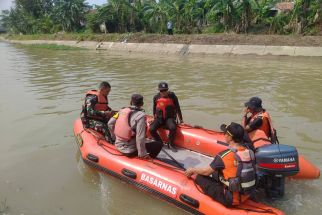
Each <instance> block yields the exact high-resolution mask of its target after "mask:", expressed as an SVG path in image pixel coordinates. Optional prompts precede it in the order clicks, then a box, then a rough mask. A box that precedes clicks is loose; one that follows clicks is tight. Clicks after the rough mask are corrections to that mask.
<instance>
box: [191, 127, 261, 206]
mask: <svg viewBox="0 0 322 215" xmlns="http://www.w3.org/2000/svg"><path fill="white" fill-rule="evenodd" d="M221 130H223V131H224V132H225V139H226V142H227V143H228V144H229V148H228V149H227V150H224V151H223V152H221V153H219V154H218V155H216V157H215V158H214V160H213V161H212V162H211V163H210V165H209V166H208V167H205V168H188V169H187V170H186V171H185V175H186V176H187V177H191V176H192V175H193V174H197V177H196V178H195V182H196V184H198V185H199V186H200V187H201V189H202V190H203V192H204V193H205V194H206V195H208V196H210V197H211V198H213V199H214V200H216V201H218V202H220V203H221V204H223V205H225V206H226V207H230V206H234V205H239V204H240V203H242V202H244V201H245V200H247V199H248V198H249V196H250V194H251V193H252V192H253V191H254V189H255V186H256V169H255V155H254V152H253V151H252V150H249V149H247V148H246V147H245V144H244V143H243V138H244V128H243V127H242V126H241V125H240V124H237V123H234V122H232V123H231V124H230V125H228V126H226V125H222V126H221ZM210 175H212V177H210Z"/></svg>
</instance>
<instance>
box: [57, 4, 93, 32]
mask: <svg viewBox="0 0 322 215" xmlns="http://www.w3.org/2000/svg"><path fill="white" fill-rule="evenodd" d="M53 5H54V9H53V15H52V17H53V18H54V21H55V22H56V23H59V24H60V26H61V27H62V30H63V31H77V30H79V29H80V28H81V23H82V22H84V21H85V14H86V12H87V11H88V10H89V6H88V5H87V3H85V0H53Z"/></svg>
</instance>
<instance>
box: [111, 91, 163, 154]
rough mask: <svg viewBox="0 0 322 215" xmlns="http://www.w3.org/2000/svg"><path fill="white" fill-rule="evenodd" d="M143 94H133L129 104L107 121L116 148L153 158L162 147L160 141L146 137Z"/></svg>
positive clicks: (122, 151) (124, 152)
mask: <svg viewBox="0 0 322 215" xmlns="http://www.w3.org/2000/svg"><path fill="white" fill-rule="evenodd" d="M142 106H143V96H142V95H140V94H133V95H132V97H131V106H130V107H126V108H123V109H121V110H120V111H119V112H118V113H117V114H115V115H114V116H113V117H112V118H111V119H110V121H109V122H108V127H109V129H110V132H111V135H112V137H113V138H115V146H116V148H117V149H118V150H119V151H120V152H121V153H122V154H124V155H126V156H129V157H132V156H139V157H141V158H145V159H150V158H155V157H156V156H157V155H158V154H159V152H160V151H161V149H162V146H163V144H162V142H156V141H152V142H151V140H150V141H149V140H147V139H146V116H145V112H144V110H143V109H142Z"/></svg>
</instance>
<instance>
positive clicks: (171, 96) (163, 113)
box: [150, 82, 183, 151]
mask: <svg viewBox="0 0 322 215" xmlns="http://www.w3.org/2000/svg"><path fill="white" fill-rule="evenodd" d="M158 89H159V93H158V94H156V95H155V96H154V98H153V116H154V120H153V122H152V123H151V126H150V133H151V135H152V137H153V138H154V139H155V140H156V141H159V142H162V140H161V137H160V135H159V134H158V132H157V130H158V128H160V127H161V126H164V127H165V128H166V129H168V130H169V142H168V147H169V148H170V149H172V151H177V150H176V148H175V146H174V139H175V134H176V128H177V125H176V119H177V117H178V120H179V123H183V119H182V113H181V109H180V105H179V101H178V98H177V96H176V94H175V93H174V92H171V91H169V86H168V83H166V82H160V83H159V85H158Z"/></svg>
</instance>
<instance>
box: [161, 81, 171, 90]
mask: <svg viewBox="0 0 322 215" xmlns="http://www.w3.org/2000/svg"><path fill="white" fill-rule="evenodd" d="M158 89H159V90H168V89H169V87H168V83H167V82H164V81H162V82H160V83H159V85H158Z"/></svg>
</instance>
